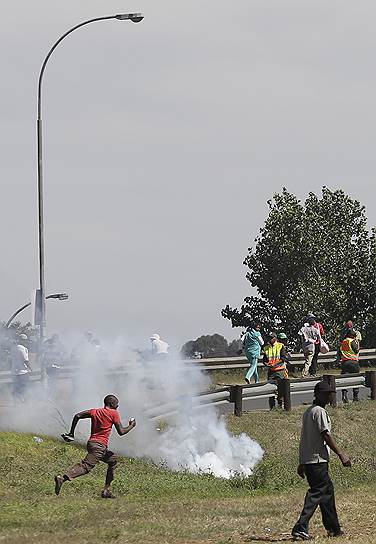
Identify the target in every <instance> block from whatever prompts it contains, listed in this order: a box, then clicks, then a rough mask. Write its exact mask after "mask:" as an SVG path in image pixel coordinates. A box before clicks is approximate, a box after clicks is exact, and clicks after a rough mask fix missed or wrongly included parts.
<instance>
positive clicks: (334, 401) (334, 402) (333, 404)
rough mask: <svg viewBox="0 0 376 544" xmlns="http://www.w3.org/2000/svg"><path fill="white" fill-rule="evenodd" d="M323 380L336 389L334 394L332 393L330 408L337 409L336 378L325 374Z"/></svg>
mask: <svg viewBox="0 0 376 544" xmlns="http://www.w3.org/2000/svg"><path fill="white" fill-rule="evenodd" d="M322 379H323V381H324V382H327V383H328V384H329V385H330V386H331V387H332V388H333V389H334V393H330V397H329V400H330V406H331V407H332V408H336V407H337V389H336V377H335V376H333V375H331V374H324V376H323V377H322Z"/></svg>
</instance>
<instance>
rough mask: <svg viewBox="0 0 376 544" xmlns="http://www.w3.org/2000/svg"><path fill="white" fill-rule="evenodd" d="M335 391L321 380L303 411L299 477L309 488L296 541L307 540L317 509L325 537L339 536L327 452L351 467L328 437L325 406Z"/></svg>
mask: <svg viewBox="0 0 376 544" xmlns="http://www.w3.org/2000/svg"><path fill="white" fill-rule="evenodd" d="M333 392H334V389H332V387H331V385H330V384H329V383H328V382H323V381H320V382H318V383H317V384H316V386H315V389H314V400H313V404H312V405H311V406H310V407H309V408H308V409H307V410H306V411H305V412H304V415H303V422H302V431H301V436H300V445H299V466H298V474H299V476H300V477H301V478H305V477H306V478H307V482H308V485H309V489H308V491H307V494H306V496H305V499H304V506H303V510H302V513H301V514H300V517H299V519H298V521H297V522H296V524H295V525H294V527H293V529H292V536H293V538H294V539H295V540H298V539H300V540H309V539H310V538H311V536H310V534H309V522H310V519H311V517H312V516H313V514H314V513H315V510H316V508H317V507H318V506H319V507H320V510H321V515H322V522H323V525H324V527H325V529H326V530H327V533H328V536H333V537H335V536H342V535H343V534H344V533H343V531H342V529H341V526H340V523H339V520H338V515H337V510H336V505H335V497H334V486H333V482H332V480H331V479H330V476H329V471H328V466H329V451H330V450H332V451H333V452H334V453H336V454H337V455H338V457H339V459H340V461H341V463H342V465H343V466H344V467H351V461H350V458H349V457H348V456H347V454H346V453H345V452H344V451H342V450H340V449H339V448H338V446H337V444H336V442H335V440H334V438H333V437H332V435H331V434H330V431H331V422H330V418H329V415H328V413H327V411H326V410H325V406H326V405H327V404H328V402H329V399H330V395H331V393H333Z"/></svg>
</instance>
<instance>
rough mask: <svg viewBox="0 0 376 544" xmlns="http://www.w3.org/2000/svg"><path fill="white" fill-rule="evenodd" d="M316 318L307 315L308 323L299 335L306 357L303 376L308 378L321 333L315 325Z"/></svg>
mask: <svg viewBox="0 0 376 544" xmlns="http://www.w3.org/2000/svg"><path fill="white" fill-rule="evenodd" d="M315 324H316V318H315V317H314V316H312V317H310V316H307V323H304V325H303V327H302V328H301V329H300V331H299V333H298V334H299V336H300V339H301V343H302V348H303V355H304V359H305V363H304V368H303V372H302V378H306V377H307V376H308V374H309V371H310V368H311V364H312V361H313V358H314V356H315V351H316V345H317V342H320V333H319V330H318V328H317V327H315ZM319 350H320V344H319Z"/></svg>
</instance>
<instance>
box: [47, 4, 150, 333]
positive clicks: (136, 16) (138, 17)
mask: <svg viewBox="0 0 376 544" xmlns="http://www.w3.org/2000/svg"><path fill="white" fill-rule="evenodd" d="M143 18H144V17H143V15H142V14H141V13H122V14H118V15H109V16H107V17H96V18H95V19H89V20H88V21H84V22H83V23H80V24H79V25H76V26H74V27H73V28H71V29H70V30H68V31H67V32H65V34H63V35H62V36H61V37H60V38H59V39H58V40H57V41H56V42H55V43H54V45H53V46H52V47H51V49H50V50H49V52H48V54H47V56H46V58H45V59H44V61H43V64H42V68H41V70H40V74H39V79H38V118H37V154H38V162H37V165H38V235H39V236H38V246H39V303H40V317H41V318H40V323H39V327H40V328H39V337H40V341H41V342H42V340H43V336H44V329H45V326H46V306H45V275H44V270H45V262H44V211H43V155H42V151H43V150H42V81H43V74H44V70H45V68H46V65H47V62H48V60H49V58H50V56H51V55H52V53H53V51H54V50H55V49H56V47H57V46H58V45H59V43H60V42H61V41H63V40H64V38H66V37H67V36H68V35H69V34H71V33H72V32H73V31H74V30H77V29H78V28H81V27H82V26H85V25H88V24H89V23H95V22H96V21H106V20H107V19H117V20H118V21H127V20H129V21H132V22H133V23H139V22H140V21H142V19H143Z"/></svg>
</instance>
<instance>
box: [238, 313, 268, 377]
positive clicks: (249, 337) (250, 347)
mask: <svg viewBox="0 0 376 544" xmlns="http://www.w3.org/2000/svg"><path fill="white" fill-rule="evenodd" d="M260 328H261V326H260V323H257V322H255V323H252V325H251V326H250V327H248V329H247V332H246V333H245V335H244V337H243V349H244V353H245V356H246V357H247V359H248V362H249V369H248V372H247V374H246V375H245V381H246V382H247V383H251V379H252V376H254V380H255V383H259V381H260V379H259V375H258V371H257V363H258V359H259V357H260V354H261V347H262V346H263V345H264V340H263V339H262V336H261V333H260Z"/></svg>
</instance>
